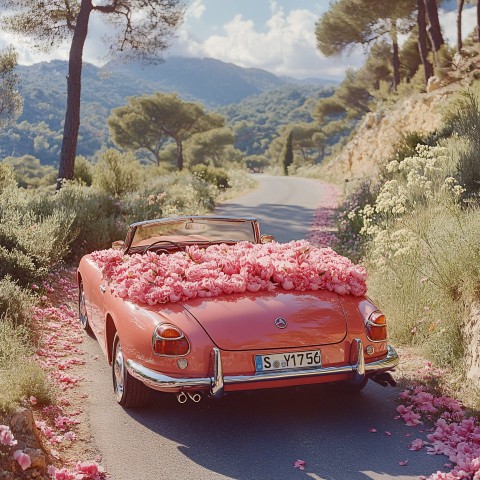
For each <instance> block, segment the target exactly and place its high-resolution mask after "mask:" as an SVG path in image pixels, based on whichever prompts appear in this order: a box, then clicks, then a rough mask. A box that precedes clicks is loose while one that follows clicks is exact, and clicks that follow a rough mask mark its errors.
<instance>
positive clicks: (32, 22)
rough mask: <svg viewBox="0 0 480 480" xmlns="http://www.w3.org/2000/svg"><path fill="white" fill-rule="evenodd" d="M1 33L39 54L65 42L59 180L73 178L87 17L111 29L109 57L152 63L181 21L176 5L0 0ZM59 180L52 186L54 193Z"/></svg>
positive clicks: (131, 0)
mask: <svg viewBox="0 0 480 480" xmlns="http://www.w3.org/2000/svg"><path fill="white" fill-rule="evenodd" d="M0 12H2V15H1V16H2V24H3V26H4V28H6V29H7V30H9V31H11V32H13V33H15V34H17V35H19V36H23V37H29V38H32V39H33V40H34V42H35V43H34V45H35V46H37V47H39V48H42V49H44V50H49V49H50V48H52V47H54V46H57V45H59V44H61V43H63V42H64V41H65V40H66V39H70V38H71V39H72V40H71V42H72V43H71V47H70V56H69V65H68V76H67V110H66V114H65V124H64V132H63V143H62V151H61V155H60V168H59V175H58V177H59V179H64V178H65V179H68V180H71V179H72V178H74V166H75V155H76V150H77V142H78V131H79V128H80V90H81V77H82V55H83V49H84V45H85V41H86V38H87V34H88V27H89V23H90V18H91V16H92V14H96V15H98V16H101V17H103V18H104V20H106V21H107V22H108V23H109V25H110V26H111V27H112V28H110V29H109V31H111V32H112V36H111V38H109V39H108V40H107V43H106V44H107V45H109V46H110V51H111V53H113V54H121V55H122V56H124V57H125V56H126V55H130V56H135V57H137V56H140V57H154V56H157V55H158V53H159V52H161V51H163V50H164V49H165V48H167V46H168V42H167V41H168V38H169V37H170V36H171V34H172V31H173V30H174V29H175V28H176V27H177V26H178V25H179V24H180V22H181V20H182V19H183V13H184V2H183V1H182V0H105V1H100V2H94V0H52V1H48V2H45V1H41V2H40V1H37V0H0ZM60 186H61V180H59V181H58V183H57V188H60Z"/></svg>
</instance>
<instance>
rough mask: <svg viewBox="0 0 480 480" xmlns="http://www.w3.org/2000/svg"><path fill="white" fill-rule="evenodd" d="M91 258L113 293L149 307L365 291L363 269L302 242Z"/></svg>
mask: <svg viewBox="0 0 480 480" xmlns="http://www.w3.org/2000/svg"><path fill="white" fill-rule="evenodd" d="M91 257H92V260H93V261H94V262H95V263H96V265H97V266H98V267H99V268H101V269H102V271H103V275H104V276H105V278H106V279H107V280H108V281H109V285H110V289H111V291H112V292H113V293H114V294H115V295H117V296H119V297H121V298H130V299H131V300H133V301H136V302H140V303H147V304H148V305H155V304H157V303H166V302H172V303H175V302H179V301H182V300H186V299H189V298H195V297H216V296H219V295H222V294H227V295H230V294H235V293H243V292H245V291H247V290H248V291H250V292H258V291H273V290H275V289H277V288H282V289H283V290H287V291H289V290H296V291H302V292H303V291H308V290H312V291H315V290H318V289H319V288H323V289H328V290H331V291H335V292H336V293H338V294H339V295H348V294H352V295H356V296H362V295H364V294H365V293H366V291H367V287H366V283H365V281H366V272H365V269H364V268H363V267H360V266H357V265H354V264H353V263H352V262H351V261H350V260H348V259H347V258H345V257H342V256H341V255H338V254H337V253H335V252H334V251H333V250H332V249H331V248H317V247H313V246H312V245H311V244H309V243H308V242H306V241H304V240H301V241H292V242H290V243H285V244H281V243H275V242H273V243H269V244H265V245H256V244H251V243H249V242H240V243H237V244H235V245H226V244H221V245H211V246H209V247H207V248H205V249H201V248H199V247H197V246H188V247H186V251H185V252H176V253H173V254H171V255H167V254H159V255H157V254H156V253H154V252H147V253H146V254H144V255H140V254H134V255H128V256H125V257H122V256H121V253H120V252H119V251H117V250H102V251H98V252H93V253H92V255H91Z"/></svg>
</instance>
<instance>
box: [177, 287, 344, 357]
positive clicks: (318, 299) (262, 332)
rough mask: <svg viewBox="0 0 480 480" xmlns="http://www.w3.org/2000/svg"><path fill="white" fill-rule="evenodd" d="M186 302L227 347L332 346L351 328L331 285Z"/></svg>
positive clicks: (237, 348)
mask: <svg viewBox="0 0 480 480" xmlns="http://www.w3.org/2000/svg"><path fill="white" fill-rule="evenodd" d="M183 306H184V308H186V309H187V310H188V311H189V312H190V313H191V314H192V315H193V316H194V317H195V318H196V320H197V321H198V322H199V323H200V325H201V326H202V327H203V329H204V330H205V331H206V332H207V334H208V335H209V336H210V338H211V339H212V341H213V342H214V343H215V344H216V345H217V346H218V347H219V348H221V349H223V350H264V349H281V348H291V347H310V346H319V345H327V344H332V343H338V342H341V341H342V340H343V339H344V338H345V336H346V333H347V321H346V319H345V315H344V313H343V310H342V307H341V305H340V302H339V299H338V296H337V294H336V293H332V292H329V291H326V290H320V291H316V292H281V293H277V292H275V293H271V292H262V293H256V294H242V295H225V296H221V297H216V298H208V299H205V298H202V299H199V298H197V299H194V300H191V301H189V302H188V303H184V304H183ZM277 319H283V320H284V321H282V320H277ZM284 323H285V324H286V325H283V324H284ZM282 327H283V328H282Z"/></svg>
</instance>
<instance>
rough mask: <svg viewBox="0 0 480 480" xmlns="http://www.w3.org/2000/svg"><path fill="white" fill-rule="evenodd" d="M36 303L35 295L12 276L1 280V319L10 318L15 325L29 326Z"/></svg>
mask: <svg viewBox="0 0 480 480" xmlns="http://www.w3.org/2000/svg"><path fill="white" fill-rule="evenodd" d="M34 303H35V299H34V297H33V295H31V294H30V293H28V291H27V290H25V289H23V288H21V287H20V286H19V285H18V284H17V283H15V282H14V281H13V280H12V278H11V277H10V276H7V277H5V278H1V279H0V317H2V316H8V318H10V319H11V320H12V322H13V324H14V325H27V324H28V323H29V321H30V319H31V317H32V307H33V305H34Z"/></svg>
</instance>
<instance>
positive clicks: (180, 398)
mask: <svg viewBox="0 0 480 480" xmlns="http://www.w3.org/2000/svg"><path fill="white" fill-rule="evenodd" d="M177 400H178V403H185V402H186V401H187V400H188V397H187V396H186V395H185V392H179V393H177Z"/></svg>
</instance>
